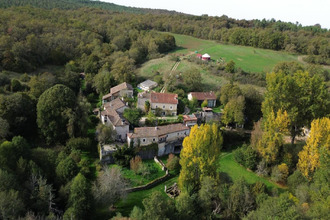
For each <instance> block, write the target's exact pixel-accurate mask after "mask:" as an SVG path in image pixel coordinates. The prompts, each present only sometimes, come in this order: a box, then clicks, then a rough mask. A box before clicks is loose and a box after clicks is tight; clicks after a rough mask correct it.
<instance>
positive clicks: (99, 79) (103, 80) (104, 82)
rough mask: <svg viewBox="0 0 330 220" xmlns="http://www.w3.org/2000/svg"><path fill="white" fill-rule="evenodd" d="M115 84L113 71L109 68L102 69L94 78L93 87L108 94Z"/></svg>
mask: <svg viewBox="0 0 330 220" xmlns="http://www.w3.org/2000/svg"><path fill="white" fill-rule="evenodd" d="M113 85H114V79H113V76H112V75H111V73H110V72H109V71H107V70H101V71H100V72H99V73H98V74H96V75H95V77H94V78H93V87H94V88H95V89H96V91H97V92H98V93H99V94H107V93H109V92H110V88H111V87H112V86H113Z"/></svg>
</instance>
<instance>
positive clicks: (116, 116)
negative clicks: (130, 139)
mask: <svg viewBox="0 0 330 220" xmlns="http://www.w3.org/2000/svg"><path fill="white" fill-rule="evenodd" d="M126 108H128V106H127V105H126V104H125V103H124V102H123V101H122V100H121V99H120V98H116V99H114V100H112V101H110V102H107V103H105V104H104V105H103V111H102V112H101V121H102V123H103V124H105V125H107V126H112V128H113V130H114V131H116V141H121V142H124V141H126V138H127V133H128V132H129V122H128V121H127V120H126V119H125V118H124V116H123V113H124V110H125V109H126Z"/></svg>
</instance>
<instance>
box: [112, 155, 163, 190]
mask: <svg viewBox="0 0 330 220" xmlns="http://www.w3.org/2000/svg"><path fill="white" fill-rule="evenodd" d="M142 162H143V164H145V165H147V166H148V167H149V168H150V170H152V171H153V172H151V173H150V174H149V175H148V176H145V177H144V176H142V175H138V174H135V173H134V171H133V170H131V169H129V168H126V167H120V166H118V165H115V164H113V165H110V167H119V168H120V169H121V173H122V174H123V176H124V177H125V178H126V179H127V180H128V181H129V184H130V186H132V187H135V186H141V185H145V184H147V183H149V182H150V181H152V180H154V179H157V178H159V177H161V176H164V175H165V172H164V171H163V170H162V169H161V167H160V165H158V164H157V163H155V161H154V160H143V161H142Z"/></svg>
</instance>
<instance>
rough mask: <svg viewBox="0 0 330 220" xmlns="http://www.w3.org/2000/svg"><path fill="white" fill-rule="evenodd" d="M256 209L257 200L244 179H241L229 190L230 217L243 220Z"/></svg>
mask: <svg viewBox="0 0 330 220" xmlns="http://www.w3.org/2000/svg"><path fill="white" fill-rule="evenodd" d="M254 207H255V199H254V196H253V194H252V193H251V191H250V189H249V186H248V185H247V183H246V182H245V180H244V179H239V180H237V181H236V182H234V184H233V185H232V186H231V187H230V188H229V198H228V215H229V216H230V217H231V218H238V217H240V218H242V217H243V216H244V215H246V214H247V213H248V212H250V211H251V210H253V209H254Z"/></svg>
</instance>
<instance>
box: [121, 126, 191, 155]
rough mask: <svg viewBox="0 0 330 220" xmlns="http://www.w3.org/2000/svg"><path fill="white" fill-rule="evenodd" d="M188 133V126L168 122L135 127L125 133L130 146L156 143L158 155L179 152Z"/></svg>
mask: <svg viewBox="0 0 330 220" xmlns="http://www.w3.org/2000/svg"><path fill="white" fill-rule="evenodd" d="M189 133H190V128H189V127H187V126H185V125H183V124H170V125H164V126H158V127H140V128H135V129H134V132H133V133H129V134H128V135H127V143H128V145H129V146H132V147H139V146H148V145H151V144H154V143H155V144H157V145H158V155H157V156H163V155H167V154H170V153H180V151H181V148H182V142H183V139H184V138H185V137H186V136H188V135H189Z"/></svg>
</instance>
